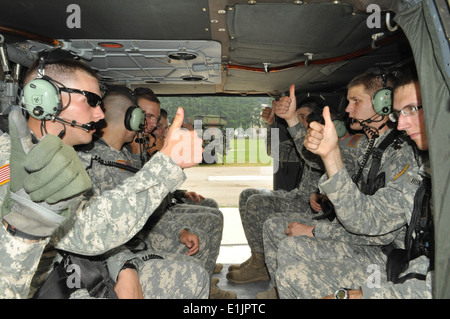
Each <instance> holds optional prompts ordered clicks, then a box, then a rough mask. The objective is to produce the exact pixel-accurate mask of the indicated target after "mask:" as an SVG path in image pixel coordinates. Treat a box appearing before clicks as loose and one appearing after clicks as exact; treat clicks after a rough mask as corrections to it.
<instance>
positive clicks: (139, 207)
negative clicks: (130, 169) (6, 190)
mask: <svg viewBox="0 0 450 319" xmlns="http://www.w3.org/2000/svg"><path fill="white" fill-rule="evenodd" d="M1 144H2V145H1V146H2V147H1V150H2V153H1V156H2V158H1V159H0V162H1V163H8V162H9V152H7V151H6V150H7V149H8V145H9V137H8V136H7V135H6V136H4V135H3V136H2V140H1ZM4 145H7V147H6V148H5V147H3V146H4ZM185 178H186V176H185V174H184V173H183V171H182V170H181V169H180V168H179V167H178V166H177V165H176V164H175V163H174V162H173V161H172V160H171V159H170V158H168V157H167V156H165V155H163V154H156V155H155V156H154V157H153V158H152V159H151V160H150V161H149V163H148V164H147V165H145V166H144V167H143V168H142V169H141V170H140V171H139V172H138V173H137V174H135V175H134V176H132V177H130V178H129V179H127V181H126V182H125V183H123V184H122V185H121V186H119V187H118V188H116V189H114V190H111V191H105V192H103V193H102V194H101V195H100V194H99V193H98V192H95V191H94V192H91V193H90V194H86V196H83V200H82V201H81V204H79V205H72V206H70V207H69V208H68V215H69V216H70V217H69V218H68V219H67V220H66V221H65V222H64V223H63V224H62V225H61V227H60V228H58V229H57V230H56V231H55V233H54V235H53V236H52V237H51V243H50V244H49V245H48V246H47V249H46V252H45V253H44V255H43V258H42V260H41V264H42V265H44V266H45V267H49V266H51V260H53V259H54V258H55V254H54V253H53V250H54V247H55V246H56V247H57V248H59V249H61V250H65V251H68V252H72V253H76V254H82V255H88V256H95V255H101V254H103V253H105V252H107V251H109V250H110V249H112V248H115V247H117V246H120V245H122V244H123V243H126V242H127V241H128V240H130V239H131V238H132V237H133V236H134V235H135V234H136V233H137V232H138V231H139V230H140V229H142V227H143V226H144V225H145V223H146V221H147V219H148V217H149V216H150V215H151V214H152V213H153V211H154V210H155V209H156V208H157V207H158V205H159V203H160V201H161V199H162V198H164V197H165V196H166V195H167V194H168V193H170V192H173V191H175V190H176V189H178V188H179V186H180V185H181V184H182V182H183V181H184V180H185ZM5 185H6V184H5ZM3 187H6V186H4V185H2V188H3ZM130 212H134V213H133V214H131V213H130ZM0 236H1V237H2V238H1V239H2V245H1V250H2V253H1V255H0V265H1V266H2V267H1V272H2V273H1V276H0V278H1V287H0V295H1V296H2V297H4V298H27V297H29V292H30V286H29V285H30V282H31V278H32V277H33V275H34V272H35V271H36V267H37V264H38V262H39V261H40V259H41V254H42V252H43V249H44V246H45V244H47V241H48V240H42V241H40V242H38V243H37V244H27V243H24V242H23V241H21V240H20V239H18V238H15V237H13V236H11V235H10V234H8V233H7V232H6V231H5V229H4V227H3V226H2V229H1V231H0ZM47 256H48V258H46V257H47ZM12 261H14V262H12ZM45 267H44V268H45ZM48 271H50V268H48V269H42V268H41V269H40V271H39V273H40V274H41V276H39V275H38V276H36V278H38V279H42V278H43V276H42V274H44V273H46V272H48ZM18 278H20V280H18ZM38 279H37V280H38ZM36 286H39V283H38V282H37V283H36Z"/></svg>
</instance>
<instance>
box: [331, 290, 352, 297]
mask: <svg viewBox="0 0 450 319" xmlns="http://www.w3.org/2000/svg"><path fill="white" fill-rule="evenodd" d="M334 299H349V295H348V289H347V288H339V289H338V290H336V292H335V293H334Z"/></svg>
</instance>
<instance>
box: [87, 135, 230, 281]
mask: <svg viewBox="0 0 450 319" xmlns="http://www.w3.org/2000/svg"><path fill="white" fill-rule="evenodd" d="M83 149H84V150H87V148H83ZM88 152H89V154H90V155H91V156H92V157H93V158H95V157H96V156H97V157H100V158H101V159H102V160H104V161H108V162H114V163H120V164H122V165H127V166H131V167H134V168H139V166H140V163H139V162H138V161H137V158H136V156H133V155H131V153H130V152H129V151H128V150H127V148H125V147H124V148H122V150H121V151H118V150H115V149H113V148H111V147H110V146H109V145H107V144H106V142H105V141H103V140H102V139H101V138H99V139H97V140H96V141H95V146H94V147H93V148H92V149H91V150H89V151H88ZM88 174H89V176H90V177H91V180H92V183H93V185H94V186H95V187H97V185H98V188H99V189H100V191H101V192H104V191H107V190H110V189H114V188H116V187H117V186H118V185H120V184H122V183H123V181H124V180H125V179H126V178H127V177H130V176H133V175H134V173H133V172H130V171H127V170H125V169H121V168H117V167H114V166H106V165H102V164H100V162H99V161H96V160H94V161H93V163H92V166H91V167H90V168H89V169H88ZM164 202H165V201H163V203H164ZM205 203H206V204H209V205H213V204H214V203H215V202H214V201H213V202H212V201H205ZM216 204H217V203H216ZM182 229H187V230H189V231H190V232H192V233H194V234H196V235H197V236H198V237H199V240H200V250H199V252H198V253H197V254H195V255H194V256H193V257H195V258H197V259H199V260H201V261H202V264H203V265H204V266H205V268H206V269H207V271H208V273H210V275H212V272H213V270H214V266H215V262H216V260H217V256H218V254H219V250H220V242H221V240H222V230H223V217H222V213H221V212H220V210H218V209H216V208H212V207H206V206H202V205H195V206H193V205H188V204H179V205H174V206H171V207H170V208H169V209H167V208H166V207H164V204H163V205H162V206H160V207H159V208H158V210H157V212H156V213H155V214H154V215H153V216H151V217H150V218H149V220H148V222H147V223H146V225H145V227H144V229H143V230H141V231H140V232H139V233H138V234H137V237H138V238H140V239H142V240H143V241H144V242H145V244H146V247H147V248H150V249H153V250H155V251H163V252H172V253H178V254H185V253H186V252H187V251H188V248H187V247H186V245H184V244H182V243H181V242H180V238H179V234H180V231H181V230H182ZM137 242H139V241H137ZM134 243H136V241H134ZM139 247H141V246H139ZM144 247H145V245H144ZM131 248H132V249H136V248H138V247H131Z"/></svg>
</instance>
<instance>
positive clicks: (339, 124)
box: [333, 120, 347, 138]
mask: <svg viewBox="0 0 450 319" xmlns="http://www.w3.org/2000/svg"><path fill="white" fill-rule="evenodd" d="M333 124H334V126H335V127H336V133H337V136H338V138H341V137H343V136H344V135H345V134H347V128H346V127H345V123H344V121H341V120H333Z"/></svg>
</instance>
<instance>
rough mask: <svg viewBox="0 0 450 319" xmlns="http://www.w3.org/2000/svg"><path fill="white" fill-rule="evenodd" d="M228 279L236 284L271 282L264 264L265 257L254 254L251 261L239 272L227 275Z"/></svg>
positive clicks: (234, 271)
mask: <svg viewBox="0 0 450 319" xmlns="http://www.w3.org/2000/svg"><path fill="white" fill-rule="evenodd" d="M227 279H228V280H229V281H231V282H234V283H235V284H247V283H250V282H254V281H268V280H270V277H269V272H268V271H267V268H266V264H265V262H264V255H263V254H258V253H253V252H252V257H251V260H250V261H249V262H248V263H247V264H246V265H244V266H242V267H240V268H239V269H238V270H233V271H230V272H229V273H227Z"/></svg>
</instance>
